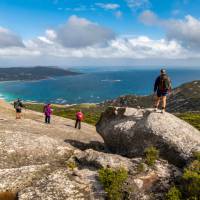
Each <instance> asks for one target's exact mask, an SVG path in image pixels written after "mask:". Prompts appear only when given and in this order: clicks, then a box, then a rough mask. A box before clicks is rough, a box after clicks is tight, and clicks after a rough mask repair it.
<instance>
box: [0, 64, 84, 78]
mask: <svg viewBox="0 0 200 200" xmlns="http://www.w3.org/2000/svg"><path fill="white" fill-rule="evenodd" d="M79 74H80V73H77V72H72V71H70V70H65V69H61V68H58V67H44V66H36V67H9V68H6V67H4V68H0V81H33V80H42V79H48V78H51V77H58V76H74V75H79Z"/></svg>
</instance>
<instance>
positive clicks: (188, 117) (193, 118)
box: [177, 113, 200, 130]
mask: <svg viewBox="0 0 200 200" xmlns="http://www.w3.org/2000/svg"><path fill="white" fill-rule="evenodd" d="M177 116H178V117H179V118H181V119H183V120H184V121H186V122H188V123H189V124H191V125H192V126H194V127H196V128H197V129H199V130H200V113H182V114H178V115H177Z"/></svg>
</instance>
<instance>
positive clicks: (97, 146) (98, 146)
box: [65, 139, 108, 152]
mask: <svg viewBox="0 0 200 200" xmlns="http://www.w3.org/2000/svg"><path fill="white" fill-rule="evenodd" d="M65 142H66V143H69V144H71V145H72V146H73V147H75V148H78V149H80V150H81V151H84V150H87V149H93V150H95V151H100V152H108V150H107V149H106V147H105V145H104V143H102V142H98V141H91V142H90V143H84V142H81V141H78V140H70V139H66V140H65Z"/></svg>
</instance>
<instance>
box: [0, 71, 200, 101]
mask: <svg viewBox="0 0 200 200" xmlns="http://www.w3.org/2000/svg"><path fill="white" fill-rule="evenodd" d="M168 73H169V75H170V77H171V79H172V83H173V86H174V87H176V86H179V85H180V84H182V83H185V82H189V81H192V80H200V70H185V69H184V70H183V69H176V70H175V69H174V70H168ZM158 74H159V70H124V71H109V72H90V73H87V72H86V73H85V74H82V75H78V76H69V77H59V78H56V77H55V78H53V79H49V80H41V81H32V82H2V83H0V94H1V96H0V97H1V98H4V99H6V100H7V101H12V100H14V99H16V98H18V97H19V98H21V99H23V100H26V101H36V102H51V103H60V104H75V103H86V102H88V103H97V102H102V101H104V100H107V99H113V98H115V97H118V96H120V95H125V94H137V95H148V94H151V93H152V90H153V83H154V80H155V78H156V77H157V75H158Z"/></svg>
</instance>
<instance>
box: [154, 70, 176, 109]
mask: <svg viewBox="0 0 200 200" xmlns="http://www.w3.org/2000/svg"><path fill="white" fill-rule="evenodd" d="M171 89H172V86H171V80H170V78H169V77H168V75H167V73H166V70H165V69H161V70H160V76H158V77H157V79H156V81H155V84H154V94H155V95H156V96H157V97H156V101H155V111H157V110H158V107H159V104H160V100H161V99H162V113H164V112H165V109H166V101H167V95H168V94H169V93H170V92H171Z"/></svg>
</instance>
